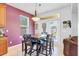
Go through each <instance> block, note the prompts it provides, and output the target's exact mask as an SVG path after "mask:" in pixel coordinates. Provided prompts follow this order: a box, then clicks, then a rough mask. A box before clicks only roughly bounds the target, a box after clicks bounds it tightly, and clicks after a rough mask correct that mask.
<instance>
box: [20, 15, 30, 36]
mask: <svg viewBox="0 0 79 59" xmlns="http://www.w3.org/2000/svg"><path fill="white" fill-rule="evenodd" d="M28 27H29V18H28V17H26V16H23V15H20V35H21V36H23V34H25V33H27V29H28Z"/></svg>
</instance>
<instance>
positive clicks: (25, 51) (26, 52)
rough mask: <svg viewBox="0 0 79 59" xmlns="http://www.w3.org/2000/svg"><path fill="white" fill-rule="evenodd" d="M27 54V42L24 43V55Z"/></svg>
mask: <svg viewBox="0 0 79 59" xmlns="http://www.w3.org/2000/svg"><path fill="white" fill-rule="evenodd" d="M26 54H27V44H26V43H25V56H26Z"/></svg>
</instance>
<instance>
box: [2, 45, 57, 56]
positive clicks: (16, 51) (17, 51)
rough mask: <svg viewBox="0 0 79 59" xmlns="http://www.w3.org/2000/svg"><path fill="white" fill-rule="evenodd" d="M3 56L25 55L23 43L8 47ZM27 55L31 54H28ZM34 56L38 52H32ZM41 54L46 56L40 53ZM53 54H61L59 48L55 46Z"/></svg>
mask: <svg viewBox="0 0 79 59" xmlns="http://www.w3.org/2000/svg"><path fill="white" fill-rule="evenodd" d="M3 56H24V52H22V45H21V44H19V45H17V46H13V47H10V48H8V53H7V54H5V55H3ZM26 56H29V55H28V54H27V55H26ZM32 56H36V52H34V53H33V54H32ZM39 56H45V55H43V54H40V55H39ZM52 56H59V54H58V49H57V48H56V47H54V51H53V50H52Z"/></svg>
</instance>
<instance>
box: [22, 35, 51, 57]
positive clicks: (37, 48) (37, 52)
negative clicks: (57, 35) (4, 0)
mask: <svg viewBox="0 0 79 59" xmlns="http://www.w3.org/2000/svg"><path fill="white" fill-rule="evenodd" d="M31 37H32V38H33V39H34V40H36V42H37V43H36V56H39V53H40V52H39V38H40V37H39V36H34V35H33V36H31ZM26 42H27V41H25V40H22V51H23V44H25V49H24V51H25V55H26V54H27V43H26ZM46 45H48V44H47V43H46ZM49 46H50V51H49V53H51V41H50V45H49ZM46 56H47V48H46Z"/></svg>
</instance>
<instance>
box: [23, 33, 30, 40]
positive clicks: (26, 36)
mask: <svg viewBox="0 0 79 59" xmlns="http://www.w3.org/2000/svg"><path fill="white" fill-rule="evenodd" d="M23 38H24V40H28V39H30V38H31V34H24V35H23Z"/></svg>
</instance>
